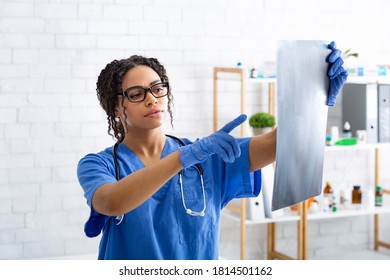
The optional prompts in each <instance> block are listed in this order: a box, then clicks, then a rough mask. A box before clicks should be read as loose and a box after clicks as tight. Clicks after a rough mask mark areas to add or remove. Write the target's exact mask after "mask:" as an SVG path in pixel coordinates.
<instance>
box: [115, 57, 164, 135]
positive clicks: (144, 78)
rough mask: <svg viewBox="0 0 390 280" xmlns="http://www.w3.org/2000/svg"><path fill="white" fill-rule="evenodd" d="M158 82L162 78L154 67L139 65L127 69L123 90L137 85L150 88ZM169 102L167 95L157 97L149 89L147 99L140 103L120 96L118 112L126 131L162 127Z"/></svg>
mask: <svg viewBox="0 0 390 280" xmlns="http://www.w3.org/2000/svg"><path fill="white" fill-rule="evenodd" d="M157 83H161V79H160V77H159V75H158V74H157V73H156V72H155V71H154V70H153V69H152V68H150V67H148V66H145V65H138V66H136V67H134V68H132V69H130V70H129V71H127V73H126V74H125V76H124V77H123V81H122V91H125V90H127V89H128V88H131V87H135V86H140V87H143V88H150V87H151V86H153V85H155V84H157ZM122 99H123V103H122ZM167 104H168V97H167V96H164V97H160V98H156V97H154V96H153V95H152V94H151V92H150V91H147V92H146V97H145V100H143V101H141V102H139V103H133V102H130V101H129V100H128V98H127V97H119V100H118V106H117V109H116V114H117V116H118V117H120V119H121V121H122V124H124V125H125V127H126V129H125V131H131V130H150V129H154V128H158V127H161V125H162V124H163V123H164V121H165V117H166V114H167V108H168V107H167ZM124 111H125V112H126V115H125V114H124Z"/></svg>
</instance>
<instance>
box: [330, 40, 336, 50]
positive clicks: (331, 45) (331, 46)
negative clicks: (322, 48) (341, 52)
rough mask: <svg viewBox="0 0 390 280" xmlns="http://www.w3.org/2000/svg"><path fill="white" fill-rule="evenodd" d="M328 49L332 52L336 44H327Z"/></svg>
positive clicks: (333, 42)
mask: <svg viewBox="0 0 390 280" xmlns="http://www.w3.org/2000/svg"><path fill="white" fill-rule="evenodd" d="M328 48H329V49H331V50H334V49H335V48H336V42H335V41H332V42H330V43H329V44H328Z"/></svg>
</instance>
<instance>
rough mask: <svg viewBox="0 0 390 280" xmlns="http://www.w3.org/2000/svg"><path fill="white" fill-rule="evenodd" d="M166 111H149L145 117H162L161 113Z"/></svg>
mask: <svg viewBox="0 0 390 280" xmlns="http://www.w3.org/2000/svg"><path fill="white" fill-rule="evenodd" d="M163 112H164V111H163V110H153V111H150V112H149V113H147V114H146V115H145V117H154V118H155V117H160V115H161V114H162V113H163Z"/></svg>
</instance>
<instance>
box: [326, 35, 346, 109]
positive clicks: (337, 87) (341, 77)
mask: <svg viewBox="0 0 390 280" xmlns="http://www.w3.org/2000/svg"><path fill="white" fill-rule="evenodd" d="M328 48H329V49H331V50H332V52H331V53H330V55H329V56H328V58H327V62H329V64H330V65H329V70H328V77H329V80H330V81H329V90H328V100H327V105H328V106H334V105H335V104H336V97H337V95H338V94H339V92H340V91H341V89H342V87H343V85H344V84H345V82H346V81H347V77H348V71H347V70H345V69H344V68H343V66H342V65H343V64H344V60H343V59H342V58H341V54H342V53H341V51H340V50H339V49H336V43H335V42H334V41H332V42H331V43H330V44H329V45H328Z"/></svg>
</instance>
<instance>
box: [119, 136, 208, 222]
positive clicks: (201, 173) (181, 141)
mask: <svg viewBox="0 0 390 280" xmlns="http://www.w3.org/2000/svg"><path fill="white" fill-rule="evenodd" d="M166 136H167V137H170V138H172V139H174V140H175V141H176V142H178V143H179V144H180V145H181V146H185V145H186V144H185V143H184V141H183V140H181V139H180V138H178V137H176V136H173V135H169V134H166ZM120 143H121V142H117V143H115V145H114V147H113V148H112V157H113V159H114V165H115V177H116V179H117V180H118V181H119V180H120V176H119V163H118V158H117V156H116V149H117V147H118V146H119V144H120ZM194 167H195V168H196V169H197V171H198V174H199V177H200V182H201V185H202V197H203V209H202V210H201V211H200V212H196V211H193V210H191V209H189V208H187V206H186V203H185V197H184V190H183V172H184V171H183V170H180V171H179V173H178V175H179V184H180V192H181V199H182V204H183V207H184V210H185V212H186V213H187V214H188V215H191V216H198V217H203V216H204V215H205V211H206V194H205V188H204V181H203V169H202V166H201V165H200V164H199V163H198V164H196V165H194ZM124 217H125V215H124V214H122V215H118V216H116V217H115V220H116V222H115V224H116V225H120V224H121V223H122V222H123V219H124Z"/></svg>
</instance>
